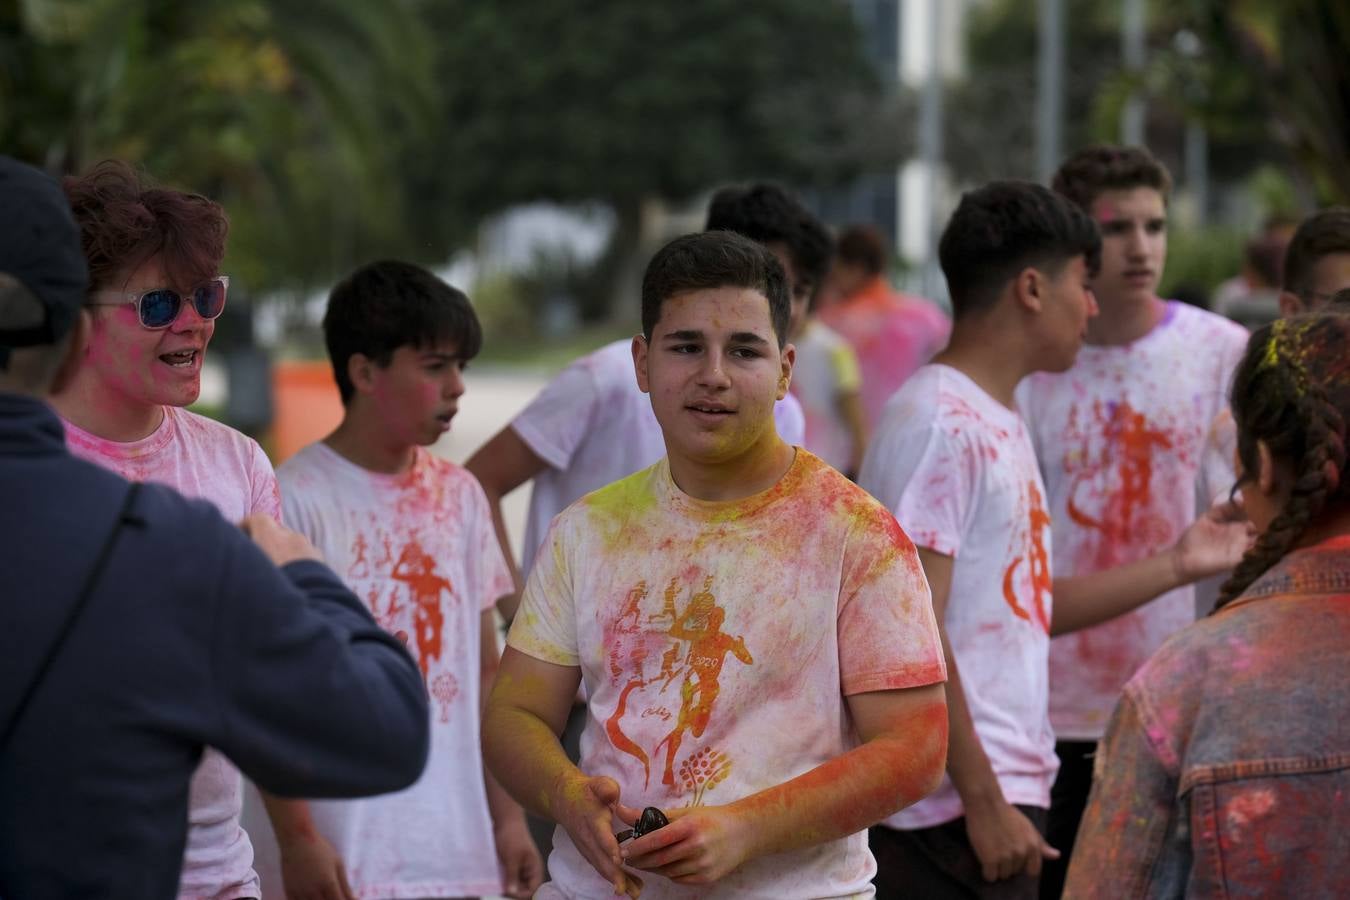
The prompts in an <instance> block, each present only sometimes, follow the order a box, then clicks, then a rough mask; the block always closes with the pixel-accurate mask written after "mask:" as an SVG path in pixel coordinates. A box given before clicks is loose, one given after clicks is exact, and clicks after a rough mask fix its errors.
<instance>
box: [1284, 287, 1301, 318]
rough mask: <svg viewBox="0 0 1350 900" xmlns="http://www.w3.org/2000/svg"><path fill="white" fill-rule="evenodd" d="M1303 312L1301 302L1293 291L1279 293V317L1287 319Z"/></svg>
mask: <svg viewBox="0 0 1350 900" xmlns="http://www.w3.org/2000/svg"><path fill="white" fill-rule="evenodd" d="M1301 312H1304V308H1303V300H1302V298H1300V297H1299V295H1298V294H1295V293H1294V292H1293V291H1280V316H1281V317H1282V318H1286V319H1287V318H1289V317H1290V316H1296V315H1298V314H1299V313H1301Z"/></svg>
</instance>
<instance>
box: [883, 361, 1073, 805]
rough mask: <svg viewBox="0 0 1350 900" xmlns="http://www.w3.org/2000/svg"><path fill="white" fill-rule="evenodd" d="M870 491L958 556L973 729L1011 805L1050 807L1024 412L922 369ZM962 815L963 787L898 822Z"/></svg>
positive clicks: (1041, 513)
mask: <svg viewBox="0 0 1350 900" xmlns="http://www.w3.org/2000/svg"><path fill="white" fill-rule="evenodd" d="M858 483H859V485H860V486H861V487H863V488H864V489H865V490H867V491H868V492H869V493H870V494H872V496H874V497H876V498H877V499H878V500H880V501H881V502H882V503H884V504H885V505H886V506H887V507H888V508H890V509H891V510H892V511H893V512H894V513H895V515H896V518H897V519H898V520H899V521H900V525H901V527H902V528H904V529H905V533H906V534H908V535H909V536H910V538H911V539H912V540H913V541H914V543H915V544H916V545H918V546H919V547H926V548H928V549H930V550H932V551H934V552H936V553H941V554H943V555H945V556H950V557H952V558H953V560H954V562H953V565H952V580H951V588H950V591H949V593H948V599H947V608H946V615H945V620H946V622H945V624H946V629H947V639H948V641H949V642H950V643H951V647H952V654H953V656H954V658H955V659H956V665H957V667H958V668H959V669H960V672H961V684H962V687H963V689H964V691H965V696H966V703H967V705H968V707H969V708H970V716H971V719H972V721H973V722H974V725H975V734H976V736H977V737H978V738H979V741H980V745H981V746H982V747H983V748H984V752H985V754H986V755H987V756H988V757H989V764H990V766H991V767H992V768H993V770H994V775H995V776H996V777H997V778H998V783H999V787H1000V788H1001V789H1002V791H1003V797H1004V799H1005V800H1006V801H1007V802H1008V803H1016V804H1024V805H1027V806H1039V807H1041V808H1043V809H1048V808H1049V806H1050V786H1051V784H1052V783H1053V782H1054V778H1055V773H1056V772H1057V771H1058V770H1059V760H1058V758H1057V757H1056V756H1055V735H1054V731H1053V730H1052V729H1051V727H1050V715H1049V702H1050V683H1049V682H1050V674H1049V653H1050V618H1051V615H1052V612H1053V604H1052V600H1051V587H1052V585H1051V578H1050V566H1051V538H1050V517H1049V516H1048V515H1047V514H1046V511H1045V502H1044V498H1045V486H1044V485H1043V484H1042V482H1041V473H1040V470H1039V469H1038V468H1037V465H1036V454H1035V451H1034V450H1032V447H1031V437H1030V435H1029V434H1028V433H1027V429H1026V427H1025V425H1024V423H1023V422H1022V419H1021V417H1020V416H1018V415H1017V413H1016V412H1014V411H1012V410H1010V409H1008V408H1007V407H1005V406H1003V405H1002V404H1000V403H999V402H998V401H996V400H995V399H994V398H992V397H990V396H989V395H988V394H986V393H985V392H984V391H983V390H981V389H980V387H979V386H978V385H977V384H975V382H973V381H971V380H970V378H969V377H967V376H966V375H965V374H963V373H962V372H959V371H957V370H956V369H953V368H951V367H949V366H945V365H936V364H930V365H926V366H924V367H922V368H920V369H919V370H918V371H917V372H915V373H914V375H913V376H912V377H911V378H910V379H909V381H907V382H905V385H904V386H903V387H902V388H900V390H899V391H898V392H897V393H896V395H895V396H894V397H892V398H891V401H890V403H888V404H887V405H886V412H885V415H884V416H883V417H882V420H881V425H880V427H879V428H878V429H877V432H876V434H875V435H874V436H873V439H872V441H871V443H870V445H869V447H868V451H867V457H866V459H865V461H864V462H863V468H862V473H861V475H860V476H859V479H858ZM962 815H964V808H963V807H962V804H961V797H960V795H958V794H957V792H956V788H955V786H953V784H952V781H951V778H950V777H949V776H946V775H944V776H943V780H942V784H941V786H940V787H939V788H938V789H937V790H936V791H935V792H933V793H932V794H930V795H929V796H928V797H926V798H925V799H923V800H920V801H919V802H918V803H916V804H914V805H913V806H911V807H909V808H908V809H904V810H901V811H900V812H899V813H898V814H896V815H895V816H892V817H891V818H890V819H889V820H887V824H888V825H890V826H891V827H893V828H899V829H905V830H909V829H917V828H929V827H932V826H934V825H940V824H942V823H944V822H950V821H952V820H953V819H956V818H959V817H960V816H962Z"/></svg>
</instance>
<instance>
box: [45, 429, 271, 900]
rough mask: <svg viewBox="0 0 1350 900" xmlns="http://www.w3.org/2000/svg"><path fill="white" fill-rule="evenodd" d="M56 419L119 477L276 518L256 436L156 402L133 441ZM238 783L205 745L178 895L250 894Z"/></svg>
mask: <svg viewBox="0 0 1350 900" xmlns="http://www.w3.org/2000/svg"><path fill="white" fill-rule="evenodd" d="M64 425H65V428H66V443H67V445H68V446H69V447H70V452H71V453H72V454H74V455H75V456H78V457H80V458H81V459H86V460H89V461H90V462H93V463H97V464H98V465H101V466H103V467H104V468H107V469H111V470H112V471H114V472H116V473H117V474H119V475H121V476H122V477H123V478H127V479H129V480H131V481H149V482H154V483H156V484H164V485H168V486H169V487H171V488H174V489H175V490H177V491H178V492H179V493H181V494H183V495H185V496H187V497H192V498H196V499H202V500H207V501H209V502H210V503H211V504H212V505H214V506H215V507H216V509H218V510H219V511H220V514H221V515H222V516H224V517H225V518H226V519H228V520H230V521H231V522H238V521H240V520H241V519H243V518H245V517H246V516H249V515H252V514H253V513H266V514H267V515H270V516H272V517H273V518H276V519H278V520H280V518H281V499H280V496H279V494H278V492H277V479H276V475H275V474H274V473H273V472H272V464H271V463H270V462H268V460H267V456H266V454H264V453H263V451H262V448H261V447H259V446H258V442H257V441H255V440H253V439H252V438H250V437H247V436H246V435H243V434H240V433H239V432H238V431H235V430H234V429H233V428H230V427H229V426H227V425H222V424H221V423H219V422H216V421H214V420H212V419H208V418H206V417H205V416H199V415H197V414H196V413H192V412H189V411H187V410H185V409H178V408H176V407H172V406H166V407H164V421H163V422H162V423H161V424H160V426H159V428H157V429H155V431H154V433H152V434H151V435H150V436H149V437H146V438H143V439H142V440H139V441H131V442H119V441H108V440H104V439H103V438H100V437H97V436H95V435H92V434H90V433H89V432H87V431H85V430H83V429H81V428H79V427H77V426H75V425H73V424H71V423H70V422H64ZM242 786H243V783H242V779H241V777H240V775H239V770H238V769H236V768H235V767H234V764H233V763H231V762H230V761H229V760H228V759H226V758H225V757H224V756H222V755H221V754H220V753H218V752H216V751H215V750H212V749H211V748H209V747H208V748H207V749H206V750H205V752H204V753H203V754H202V761H201V763H200V765H198V767H197V771H196V772H195V773H194V774H193V776H192V783H191V785H190V788H189V794H188V834H187V847H186V850H185V852H184V855H183V874H182V876H181V878H180V880H179V885H178V896H179V897H180V898H181V900H235V898H238V897H256V896H258V876H257V875H256V874H254V871H253V847H252V845H251V844H250V843H249V839H248V835H247V834H245V833H244V830H243V829H242V828H241V827H240V824H239V813H240V807H241V805H242V802H243V792H242Z"/></svg>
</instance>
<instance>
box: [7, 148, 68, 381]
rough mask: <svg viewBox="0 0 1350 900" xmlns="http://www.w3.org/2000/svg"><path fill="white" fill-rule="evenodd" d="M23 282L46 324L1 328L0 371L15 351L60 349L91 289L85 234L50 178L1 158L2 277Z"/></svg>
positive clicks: (58, 188) (43, 322) (63, 195)
mask: <svg viewBox="0 0 1350 900" xmlns="http://www.w3.org/2000/svg"><path fill="white" fill-rule="evenodd" d="M6 275H7V276H9V277H10V278H14V279H17V280H18V282H19V283H20V284H22V285H23V286H24V287H25V288H27V289H28V291H29V293H31V294H32V295H33V296H34V297H35V298H37V300H38V301H39V302H40V303H41V304H42V307H43V316H42V323H41V324H37V325H33V326H31V327H27V328H0V366H3V365H4V364H5V363H6V362H7V361H8V357H9V353H8V349H9V348H11V347H33V346H37V345H40V344H54V343H56V342H57V341H59V340H60V339H61V338H63V337H65V335H66V333H67V332H69V331H70V329H71V327H72V326H73V325H74V323H75V319H76V317H77V316H79V313H80V307H81V306H83V305H84V299H85V293H86V291H87V290H88V287H89V270H88V267H87V266H86V265H85V261H84V251H83V250H82V249H81V247H80V230H79V228H78V227H77V226H76V225H75V219H74V217H73V216H72V215H71V214H70V203H69V202H68V201H67V200H66V195H65V194H64V193H63V192H62V190H61V187H60V185H58V184H57V183H56V181H55V180H54V179H52V178H51V177H50V176H48V175H46V174H44V173H43V172H40V171H38V170H37V169H35V168H33V167H32V166H26V165H24V164H23V163H21V162H18V161H17V160H14V159H11V158H10V157H8V156H0V277H2V276H6Z"/></svg>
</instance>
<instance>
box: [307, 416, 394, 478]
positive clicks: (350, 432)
mask: <svg viewBox="0 0 1350 900" xmlns="http://www.w3.org/2000/svg"><path fill="white" fill-rule="evenodd" d="M323 442H324V444H325V445H326V446H327V447H328V449H330V450H332V451H333V452H334V453H336V454H337V455H338V456H341V457H342V458H343V459H345V460H347V462H349V463H351V464H352V465H354V466H360V467H361V468H363V469H366V470H367V471H370V472H377V473H379V474H381V475H400V474H402V473H403V472H406V471H408V469H409V468H411V467H412V464H413V460H415V459H416V458H417V446H416V445H415V444H404V443H398V442H390V441H389V440H388V439H386V438H384V437H383V436H382V435H381V434H380V431H379V429H378V428H375V427H372V425H371V424H370V423H368V422H365V421H364V420H363V419H362V418H361V417H360V416H359V415H353V412H352V410H350V409H349V410H348V411H347V414H346V415H344V416H343V418H342V424H340V425H338V427H337V428H336V429H334V430H333V433H332V434H330V435H328V437H326V438H324V439H323Z"/></svg>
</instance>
